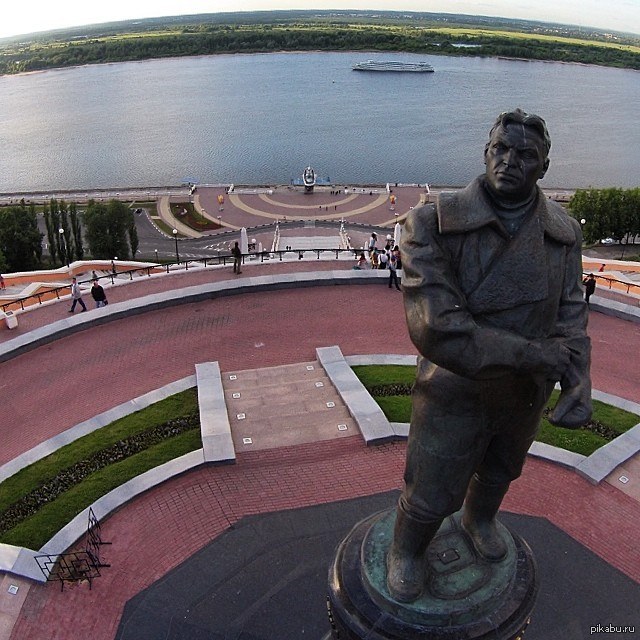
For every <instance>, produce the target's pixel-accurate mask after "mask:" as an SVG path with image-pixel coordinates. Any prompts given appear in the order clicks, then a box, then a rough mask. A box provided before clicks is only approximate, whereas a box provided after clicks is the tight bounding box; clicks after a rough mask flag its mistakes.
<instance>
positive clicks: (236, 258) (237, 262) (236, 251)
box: [231, 242, 242, 273]
mask: <svg viewBox="0 0 640 640" xmlns="http://www.w3.org/2000/svg"><path fill="white" fill-rule="evenodd" d="M231 255H232V256H233V273H242V271H241V270H240V267H241V265H242V251H241V250H240V247H239V246H238V243H237V242H236V243H235V244H234V245H233V249H231Z"/></svg>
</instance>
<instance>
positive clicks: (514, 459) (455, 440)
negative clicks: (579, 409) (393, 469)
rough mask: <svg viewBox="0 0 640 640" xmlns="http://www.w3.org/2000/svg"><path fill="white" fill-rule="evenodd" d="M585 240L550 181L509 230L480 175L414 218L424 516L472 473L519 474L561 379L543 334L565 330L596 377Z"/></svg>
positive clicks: (417, 501)
mask: <svg viewBox="0 0 640 640" xmlns="http://www.w3.org/2000/svg"><path fill="white" fill-rule="evenodd" d="M581 244H582V236H581V230H580V226H579V224H578V223H577V222H576V221H575V220H573V219H572V218H570V217H569V216H568V215H567V214H566V213H565V212H564V210H563V209H562V207H561V206H560V205H558V204H557V203H555V202H552V201H549V200H547V199H546V198H545V197H544V195H543V193H542V191H541V190H540V189H537V195H536V199H535V203H534V205H533V210H532V211H531V212H530V213H529V214H528V215H527V217H526V218H525V220H524V221H523V223H522V225H521V227H520V228H519V230H518V232H517V233H516V234H515V235H514V236H513V237H511V236H510V235H509V234H508V233H507V231H506V230H505V228H504V226H503V225H502V223H501V222H500V219H499V217H498V216H497V215H496V213H495V211H494V208H493V206H492V205H491V203H490V201H489V199H488V197H487V194H486V192H485V190H484V188H483V186H482V178H479V179H477V180H475V181H474V182H472V183H471V184H470V185H469V186H468V187H467V188H466V189H464V190H462V191H460V192H453V193H443V194H441V195H440V197H439V199H438V203H437V205H433V204H427V205H425V206H422V207H420V208H418V209H415V210H413V211H412V212H411V213H410V214H409V216H408V217H407V220H406V224H405V227H404V230H403V233H402V238H401V254H402V267H403V279H402V283H403V289H404V292H405V294H404V299H405V309H406V316H407V324H408V328H409V333H410V336H411V339H412V341H413V343H414V344H415V346H416V347H417V349H418V351H419V353H420V355H421V357H420V358H419V361H418V374H417V378H416V384H415V386H414V391H413V413H412V420H411V429H410V435H409V443H408V450H407V467H406V472H405V482H406V488H405V491H404V494H403V499H402V501H403V503H404V506H405V508H406V509H407V510H408V511H409V512H412V513H413V515H414V516H416V517H418V518H420V519H422V520H435V519H437V518H438V517H442V516H444V515H447V514H448V513H451V512H453V511H455V510H457V509H458V508H459V507H460V506H461V504H462V500H463V498H464V493H465V491H466V487H467V484H468V482H469V479H470V477H471V475H472V474H473V473H474V472H477V473H478V474H479V476H480V478H481V479H482V480H484V481H485V482H488V483H491V484H501V483H506V482H509V481H511V480H513V479H515V478H516V477H518V476H519V475H520V473H521V470H522V465H523V463H524V458H525V456H526V452H527V450H528V448H529V446H530V444H531V442H532V441H533V439H534V437H535V433H536V431H537V429H538V426H539V424H540V418H541V414H542V410H543V409H544V406H545V405H546V402H547V401H548V397H549V394H550V393H551V390H552V388H553V382H552V381H548V380H547V379H546V376H545V375H544V373H542V372H541V370H540V365H539V363H540V350H541V341H542V340H544V339H546V338H553V337H561V338H564V339H565V341H566V344H567V346H570V347H571V349H572V350H573V351H574V353H577V354H578V357H577V358H576V362H577V363H578V368H582V369H584V370H585V371H584V372H582V373H586V375H588V366H589V352H590V343H589V339H588V338H587V337H586V323H587V307H586V304H585V302H584V300H583V296H582V290H581V287H580V283H581V276H582V261H581Z"/></svg>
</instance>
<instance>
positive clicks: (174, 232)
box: [173, 229, 180, 262]
mask: <svg viewBox="0 0 640 640" xmlns="http://www.w3.org/2000/svg"><path fill="white" fill-rule="evenodd" d="M173 239H174V240H175V243H176V262H180V254H179V253H178V230H177V229H174V230H173Z"/></svg>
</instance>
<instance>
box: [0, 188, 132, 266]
mask: <svg viewBox="0 0 640 640" xmlns="http://www.w3.org/2000/svg"><path fill="white" fill-rule="evenodd" d="M43 215H44V222H45V227H46V238H47V246H48V250H49V266H52V267H56V266H61V265H64V264H69V263H70V262H73V261H74V260H82V259H84V258H85V248H84V242H85V241H86V242H87V244H88V252H89V254H90V255H91V256H92V257H93V258H96V259H107V260H111V259H112V258H114V257H116V256H118V258H120V259H123V260H128V259H129V258H132V257H135V254H136V252H137V251H138V244H139V242H138V232H137V229H136V225H135V220H134V217H133V212H132V211H131V209H129V207H128V206H127V205H126V204H124V203H123V202H119V201H117V200H111V201H110V202H108V203H106V204H105V203H102V202H95V201H93V200H91V201H90V202H89V204H88V206H87V208H86V210H85V211H84V212H82V213H81V212H79V211H78V209H77V205H76V204H75V203H74V202H72V203H69V204H67V203H66V202H65V201H64V200H55V199H52V200H51V201H50V202H49V204H48V205H46V206H45V207H44V210H43ZM44 237H45V234H43V233H41V232H40V230H39V228H38V219H37V213H36V208H35V205H33V204H29V205H27V204H25V202H24V200H22V202H21V203H20V204H19V205H12V206H9V207H3V208H0V272H16V271H32V270H34V269H40V268H42V267H43V266H45V265H44V261H43V250H42V240H43V238H44Z"/></svg>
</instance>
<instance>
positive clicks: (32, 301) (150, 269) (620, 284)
mask: <svg viewBox="0 0 640 640" xmlns="http://www.w3.org/2000/svg"><path fill="white" fill-rule="evenodd" d="M361 252H362V249H355V248H352V249H326V248H323V249H312V248H311V249H310V248H305V249H294V248H290V249H278V250H276V251H261V252H258V251H252V252H249V253H246V254H243V255H242V263H243V264H245V263H246V262H247V260H248V259H249V260H260V263H263V262H265V261H272V260H273V259H277V260H278V262H282V261H283V258H284V257H285V256H286V255H287V254H292V255H293V256H295V257H297V259H298V260H302V259H303V258H304V256H305V254H311V255H315V258H316V260H320V257H321V255H322V254H331V256H332V257H333V258H334V259H335V260H338V259H339V258H340V255H342V254H350V255H353V256H357V255H358V254H359V253H361ZM194 264H202V265H203V266H204V267H207V266H211V265H213V266H225V265H227V264H233V256H232V255H231V254H228V255H221V256H212V257H206V258H193V259H190V260H179V261H173V262H164V263H162V264H160V263H157V262H154V263H152V264H149V265H147V266H144V267H136V268H135V269H122V270H117V271H112V272H111V273H109V274H106V275H101V276H98V277H97V278H94V277H91V278H88V279H86V280H79V281H78V282H79V284H86V283H89V282H93V281H94V280H110V281H111V284H112V285H113V284H114V283H115V281H116V279H122V276H129V280H133V279H134V275H139V274H146V275H147V276H151V274H152V273H159V272H163V271H164V272H166V273H167V274H168V273H170V272H171V271H174V272H175V271H176V268H175V267H184V270H185V271H188V270H189V266H190V265H191V266H192V267H193V265H194ZM587 273H593V272H592V271H588V272H587V271H585V272H584V274H583V275H587ZM593 275H594V276H595V277H596V280H601V281H604V282H606V283H607V285H608V288H609V289H611V290H613V291H616V290H617V289H619V288H623V289H626V293H627V294H630V293H631V289H632V288H634V291H633V294H634V295H635V294H640V284H635V283H633V282H625V281H622V280H618V279H617V278H612V277H611V276H601V275H598V274H595V273H594V274H593ZM614 284H615V285H616V286H615V287H614V286H613V285H614ZM65 291H66V292H67V294H68V293H70V292H71V285H70V284H65V285H62V286H59V287H52V288H50V289H46V290H45V291H39V292H37V293H33V294H31V295H29V296H25V297H24V298H16V299H15V300H11V301H10V302H5V303H3V304H1V305H0V308H1V309H2V311H3V312H6V311H16V310H21V311H24V310H25V309H26V308H27V307H31V306H35V305H41V304H43V303H44V302H49V301H50V300H53V299H57V300H60V297H61V295H67V294H64V293H62V292H65ZM638 304H639V305H640V300H639V301H638Z"/></svg>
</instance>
